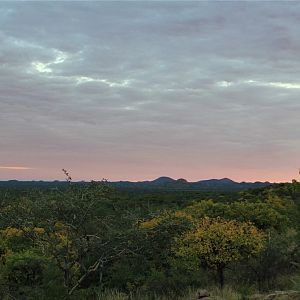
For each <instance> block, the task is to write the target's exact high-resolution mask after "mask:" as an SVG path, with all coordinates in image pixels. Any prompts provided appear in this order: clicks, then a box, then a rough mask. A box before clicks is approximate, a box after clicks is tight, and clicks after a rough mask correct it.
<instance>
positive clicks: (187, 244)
mask: <svg viewBox="0 0 300 300" xmlns="http://www.w3.org/2000/svg"><path fill="white" fill-rule="evenodd" d="M264 244H265V234H264V233H263V232H261V231H259V230H258V229H257V228H256V227H255V226H254V225H252V224H251V223H249V222H238V221H234V220H224V219H221V218H208V217H205V218H203V219H201V220H200V221H199V223H198V224H197V225H196V226H195V228H193V229H192V230H191V231H188V232H187V233H186V234H184V235H183V236H182V237H181V238H177V244H176V245H175V247H174V251H175V253H176V254H177V255H178V256H181V257H186V258H189V257H190V258H197V259H199V262H200V263H202V264H205V265H207V266H210V267H214V268H218V267H219V266H225V265H227V264H229V263H231V262H235V261H240V260H242V259H243V258H248V257H250V256H253V255H256V254H258V253H259V252H260V251H262V250H263V249H264Z"/></svg>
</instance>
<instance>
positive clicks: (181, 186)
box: [110, 177, 271, 191]
mask: <svg viewBox="0 0 300 300" xmlns="http://www.w3.org/2000/svg"><path fill="white" fill-rule="evenodd" d="M110 184H111V185H113V186H115V187H117V188H123V189H124V188H126V189H128V188H130V189H135V188H141V189H160V190H191V191H201V190H206V191H207V190H243V189H256V188H261V187H266V186H269V185H271V183H270V182H235V181H233V180H231V179H229V178H222V179H208V180H200V181H197V182H188V181H187V180H185V179H183V178H180V179H178V180H175V179H173V178H170V177H159V178H157V179H155V180H153V181H138V182H130V181H117V182H111V183H110Z"/></svg>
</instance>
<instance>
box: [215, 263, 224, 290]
mask: <svg viewBox="0 0 300 300" xmlns="http://www.w3.org/2000/svg"><path fill="white" fill-rule="evenodd" d="M217 271H218V279H219V284H220V288H221V290H223V287H224V267H223V266H219V267H218V269H217Z"/></svg>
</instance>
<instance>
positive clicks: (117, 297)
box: [98, 286, 246, 300]
mask: <svg viewBox="0 0 300 300" xmlns="http://www.w3.org/2000/svg"><path fill="white" fill-rule="evenodd" d="M207 290H208V291H209V292H210V294H211V296H218V297H219V298H220V299H226V300H243V299H246V298H245V295H242V294H241V293H239V292H237V291H236V290H235V289H234V288H232V287H230V286H225V287H224V289H223V290H220V289H219V288H217V287H210V288H207ZM197 291H199V290H197V289H189V290H187V291H186V293H185V294H184V295H183V296H182V295H178V294H169V295H157V294H148V295H145V294H143V293H137V294H134V295H127V294H125V293H122V292H118V291H114V290H107V291H105V292H103V293H101V294H99V296H98V300H194V299H196V295H197Z"/></svg>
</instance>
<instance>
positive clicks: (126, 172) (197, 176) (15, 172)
mask: <svg viewBox="0 0 300 300" xmlns="http://www.w3.org/2000/svg"><path fill="white" fill-rule="evenodd" d="M66 169H67V170H68V172H70V174H71V176H72V178H73V180H74V181H80V180H85V181H89V180H102V179H103V178H105V179H107V180H108V181H145V180H154V179H156V178H158V177H161V176H168V177H171V178H173V179H179V178H184V179H186V180H187V181H189V182H195V181H200V180H207V179H221V178H225V177H226V178H230V179H231V180H234V181H236V182H242V181H246V182H255V181H262V182H264V181H269V182H290V181H292V180H293V179H296V180H298V179H299V174H298V171H297V170H284V172H282V170H280V171H279V170H250V169H246V168H245V169H236V170H232V169H231V170H226V169H222V170H218V169H216V168H211V169H209V170H203V169H202V170H201V171H200V170H199V169H198V168H197V169H194V170H192V169H184V168H176V167H174V166H172V167H170V168H166V167H164V168H158V169H155V168H151V169H150V168H149V169H148V170H147V172H145V169H142V168H139V167H137V166H136V167H135V168H133V167H132V168H130V169H129V168H125V167H123V168H121V167H119V168H118V167H116V166H110V167H109V166H105V167H103V168H101V170H99V169H96V168H94V169H93V168H89V167H88V166H85V167H84V166H78V167H72V168H66ZM19 171H26V172H19ZM64 179H65V176H64V174H63V173H62V171H61V168H55V167H50V168H47V167H39V168H30V167H23V166H0V180H25V181H26V180H49V181H52V180H60V181H63V180H64Z"/></svg>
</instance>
